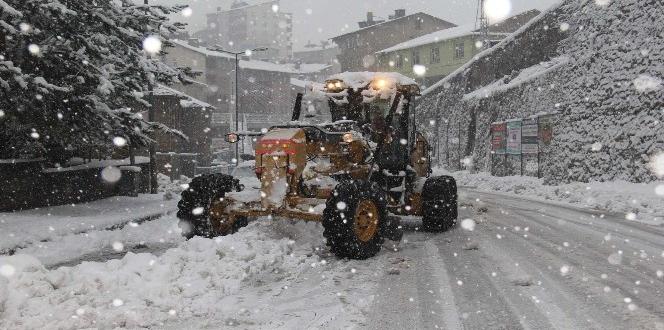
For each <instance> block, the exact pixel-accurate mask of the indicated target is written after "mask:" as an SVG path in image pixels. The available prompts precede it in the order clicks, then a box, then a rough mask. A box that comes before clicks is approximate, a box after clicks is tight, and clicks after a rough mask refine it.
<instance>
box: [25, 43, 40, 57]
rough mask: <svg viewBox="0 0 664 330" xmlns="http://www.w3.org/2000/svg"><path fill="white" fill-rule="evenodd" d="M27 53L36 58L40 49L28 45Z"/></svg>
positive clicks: (33, 45)
mask: <svg viewBox="0 0 664 330" xmlns="http://www.w3.org/2000/svg"><path fill="white" fill-rule="evenodd" d="M28 51H29V52H30V54H32V55H34V56H37V55H39V53H40V52H41V49H40V48H39V46H37V45H35V44H30V45H28Z"/></svg>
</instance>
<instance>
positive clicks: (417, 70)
mask: <svg viewBox="0 0 664 330" xmlns="http://www.w3.org/2000/svg"><path fill="white" fill-rule="evenodd" d="M413 73H414V74H416V75H418V76H420V77H422V76H424V75H425V74H427V67H426V66H424V65H422V64H415V65H413Z"/></svg>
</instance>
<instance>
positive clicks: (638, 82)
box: [633, 74, 662, 93]
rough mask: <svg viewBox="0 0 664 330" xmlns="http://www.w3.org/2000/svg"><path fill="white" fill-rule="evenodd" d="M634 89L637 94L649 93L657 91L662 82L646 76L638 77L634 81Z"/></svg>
mask: <svg viewBox="0 0 664 330" xmlns="http://www.w3.org/2000/svg"><path fill="white" fill-rule="evenodd" d="M633 82H634V88H636V90H637V91H639V92H642V93H643V92H649V91H654V90H658V89H660V88H661V87H662V80H661V79H659V78H656V77H652V76H649V75H647V74H642V75H639V76H638V77H637V78H636V79H634V81H633Z"/></svg>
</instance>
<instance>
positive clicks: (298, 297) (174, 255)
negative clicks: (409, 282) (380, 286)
mask: <svg viewBox="0 0 664 330" xmlns="http://www.w3.org/2000/svg"><path fill="white" fill-rule="evenodd" d="M163 224H164V225H167V226H170V224H168V222H164V223H163ZM381 258H383V259H384V258H385V257H384V256H383V257H379V258H377V260H381ZM0 267H1V271H2V275H4V276H0V315H2V317H1V318H0V328H3V329H5V328H14V329H16V328H21V329H34V328H64V329H71V328H90V327H95V328H115V327H127V328H137V327H159V328H172V329H181V328H183V327H185V328H192V327H193V328H201V327H210V326H212V327H214V328H219V327H223V326H231V325H234V326H239V327H240V328H247V327H251V328H283V329H294V328H307V327H308V326H306V325H307V324H310V325H312V326H322V325H325V324H328V325H334V327H337V326H339V327H346V325H352V324H353V323H354V322H356V320H360V319H361V312H360V311H361V309H362V308H363V307H366V306H368V304H369V303H370V302H371V299H370V297H369V296H368V295H366V293H367V291H368V290H371V288H372V285H371V283H373V282H375V281H370V280H366V279H367V277H373V276H374V274H376V275H377V273H376V270H374V269H371V266H370V264H368V263H362V262H359V261H339V260H336V259H335V258H334V257H333V256H332V255H330V254H329V253H328V252H327V249H326V248H325V247H324V240H323V238H322V228H321V227H320V225H318V224H311V223H309V224H306V223H297V224H293V223H290V222H288V221H280V222H269V221H263V222H254V223H252V224H250V225H249V226H248V227H247V228H244V229H242V230H241V231H240V232H239V233H238V234H236V235H232V236H228V237H223V238H218V239H204V238H195V239H192V240H190V241H187V242H183V243H180V244H179V245H178V246H177V247H175V248H171V249H168V250H166V251H165V252H164V253H163V254H161V255H159V256H157V255H154V254H150V253H141V254H135V253H131V252H130V253H127V255H126V256H124V258H122V259H119V260H110V261H106V262H83V263H81V264H79V265H76V266H73V267H60V268H57V269H54V270H48V269H46V268H45V267H44V266H43V264H42V263H41V262H40V261H39V260H37V259H36V258H34V257H32V256H29V255H22V254H20V255H19V254H17V255H14V256H8V257H0ZM349 279H353V283H356V284H357V288H354V287H353V285H350V286H349V285H347V284H345V283H343V282H345V281H347V280H349ZM364 283H366V284H364ZM54 302H57V303H54ZM46 310H48V313H45V312H44V311H46Z"/></svg>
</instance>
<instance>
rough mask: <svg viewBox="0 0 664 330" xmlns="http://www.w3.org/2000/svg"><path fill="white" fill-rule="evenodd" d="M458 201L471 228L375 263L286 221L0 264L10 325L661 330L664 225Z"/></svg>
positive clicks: (412, 227) (570, 210)
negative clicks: (336, 249) (90, 257)
mask: <svg viewBox="0 0 664 330" xmlns="http://www.w3.org/2000/svg"><path fill="white" fill-rule="evenodd" d="M460 198H461V200H460V202H461V204H460V205H461V209H460V221H461V222H462V225H460V226H457V228H455V229H453V230H452V231H450V232H447V233H443V234H430V233H423V232H419V231H418V230H417V227H418V226H419V221H417V220H409V221H407V222H406V223H405V227H406V229H407V231H406V233H405V236H404V241H403V242H402V243H401V244H400V245H399V246H398V248H397V249H393V248H390V246H389V244H388V243H386V246H385V248H384V249H383V251H382V252H381V253H379V255H378V256H376V257H375V258H372V259H369V260H364V261H356V260H351V261H349V260H338V259H336V258H335V257H334V256H333V255H331V254H330V253H329V252H328V250H327V248H326V247H325V246H324V241H323V238H322V229H321V228H320V225H318V224H313V223H297V222H289V221H277V222H268V221H262V222H258V223H253V224H250V225H249V226H248V227H247V228H244V229H242V230H241V231H240V232H239V233H237V234H235V235H232V236H229V237H224V238H220V239H217V240H208V239H201V238H196V239H194V240H191V241H188V242H184V241H181V240H177V239H173V240H170V239H168V240H166V242H167V243H168V244H167V245H163V246H160V245H158V244H157V245H155V244H151V243H148V244H147V245H148V246H150V249H149V250H148V251H140V250H139V251H138V252H149V253H138V254H136V253H129V254H127V256H125V257H124V258H122V259H120V260H108V261H104V260H98V261H97V262H87V261H85V260H87V259H86V258H83V259H82V260H80V261H84V262H82V263H80V262H79V263H80V264H77V262H72V263H68V265H70V266H72V267H58V268H56V269H47V268H44V267H43V266H42V264H44V263H43V262H42V263H40V262H39V261H37V260H36V259H34V258H31V257H23V256H21V255H16V256H11V257H0V264H3V265H12V267H11V269H7V268H3V269H2V270H3V272H7V271H11V272H12V275H11V276H9V277H6V276H0V328H19V329H20V328H35V327H44V326H50V327H56V328H63V329H69V328H86V327H99V328H113V327H127V328H136V327H152V328H165V329H183V328H187V329H198V328H208V329H217V328H242V329H275V328H276V329H312V328H333V329H340V328H344V329H345V328H361V329H363V328H368V329H403V328H432V329H435V328H445V329H457V328H466V329H480V328H491V329H519V328H524V329H586V328H590V329H593V328H594V329H625V328H629V329H657V330H659V329H664V305H662V303H661V301H662V300H661V297H662V296H664V273H663V272H662V271H663V270H664V228H662V227H661V226H654V225H648V224H644V223H639V222H635V221H629V220H626V219H625V217H624V215H623V214H617V215H612V214H602V213H601V212H599V211H595V210H588V209H582V208H577V207H575V206H570V205H566V204H561V203H550V202H538V201H533V200H529V199H526V198H525V197H521V196H510V195H506V194H500V193H489V192H479V191H476V190H470V189H462V191H461V196H460ZM465 219H472V221H470V220H465ZM174 221H175V219H174V217H173V216H172V215H171V216H166V217H163V218H162V219H158V220H155V221H152V222H149V223H144V224H141V225H140V226H138V227H135V228H129V227H127V228H124V229H121V230H118V231H116V232H113V231H111V232H107V233H104V234H103V235H105V236H104V237H106V236H108V237H106V239H105V240H104V241H111V240H121V239H123V237H125V236H126V238H127V241H126V242H125V243H127V246H128V247H129V246H132V244H133V243H132V242H140V241H141V240H142V239H141V235H145V240H146V241H147V242H154V243H158V242H159V241H155V239H154V238H153V239H151V240H150V239H149V237H151V236H154V237H168V236H170V235H171V234H172V231H173V226H174ZM470 229H472V230H470ZM90 235H97V234H96V233H90ZM72 239H73V238H72ZM80 239H81V242H80V243H81V245H82V246H88V245H87V244H88V243H86V242H88V241H89V238H87V237H82V236H81V237H80ZM69 245H71V246H74V245H76V243H75V242H71V244H69ZM90 248H91V249H93V248H92V246H90ZM26 251H27V250H26ZM42 253H43V252H42ZM35 254H38V253H37V252H35ZM46 255H47V254H44V256H46ZM44 256H42V257H40V258H38V259H44ZM99 256H100V257H99V258H103V256H104V254H103V253H102V254H100V255H99ZM117 257H118V256H117V255H116V254H111V255H109V259H110V258H117ZM53 258H55V256H54V257H53ZM46 259H47V258H46ZM46 264H48V263H46ZM3 275H6V274H3ZM54 302H57V303H56V304H54ZM44 309H48V310H49V313H43V310H44Z"/></svg>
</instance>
